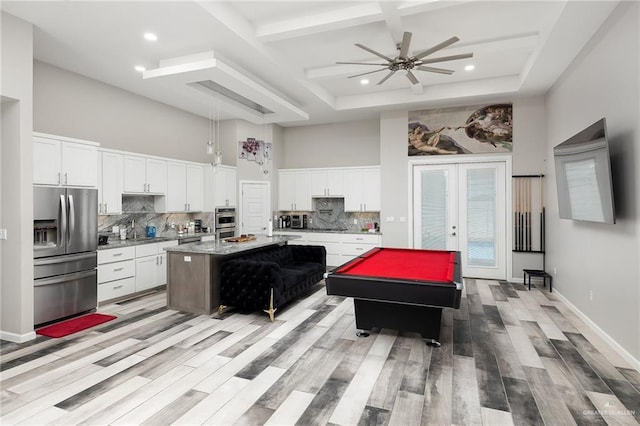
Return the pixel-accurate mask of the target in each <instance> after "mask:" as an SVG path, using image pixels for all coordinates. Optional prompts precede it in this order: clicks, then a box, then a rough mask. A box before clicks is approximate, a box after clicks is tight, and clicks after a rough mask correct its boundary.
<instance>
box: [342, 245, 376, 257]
mask: <svg viewBox="0 0 640 426" xmlns="http://www.w3.org/2000/svg"><path fill="white" fill-rule="evenodd" d="M376 247H378V245H377V244H343V245H342V254H343V255H345V256H360V255H361V254H364V253H366V252H368V251H369V250H371V249H372V248H376Z"/></svg>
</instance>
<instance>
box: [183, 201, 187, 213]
mask: <svg viewBox="0 0 640 426" xmlns="http://www.w3.org/2000/svg"><path fill="white" fill-rule="evenodd" d="M184 211H185V212H186V211H187V203H184Z"/></svg>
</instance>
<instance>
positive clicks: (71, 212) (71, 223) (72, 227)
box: [67, 194, 76, 246]
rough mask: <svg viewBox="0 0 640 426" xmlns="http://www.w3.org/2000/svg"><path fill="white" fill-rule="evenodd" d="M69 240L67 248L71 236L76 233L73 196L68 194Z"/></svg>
mask: <svg viewBox="0 0 640 426" xmlns="http://www.w3.org/2000/svg"><path fill="white" fill-rule="evenodd" d="M68 198H69V239H68V240H67V246H70V245H71V236H72V235H73V233H74V232H75V231H76V209H75V206H74V203H73V195H71V194H69V195H68Z"/></svg>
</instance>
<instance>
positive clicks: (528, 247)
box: [527, 179, 533, 251]
mask: <svg viewBox="0 0 640 426" xmlns="http://www.w3.org/2000/svg"><path fill="white" fill-rule="evenodd" d="M532 219H533V218H532V217H531V179H527V251H531V220H532Z"/></svg>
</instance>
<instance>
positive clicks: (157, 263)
mask: <svg viewBox="0 0 640 426" xmlns="http://www.w3.org/2000/svg"><path fill="white" fill-rule="evenodd" d="M159 264H160V263H159V262H158V258H157V257H156V265H159Z"/></svg>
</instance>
